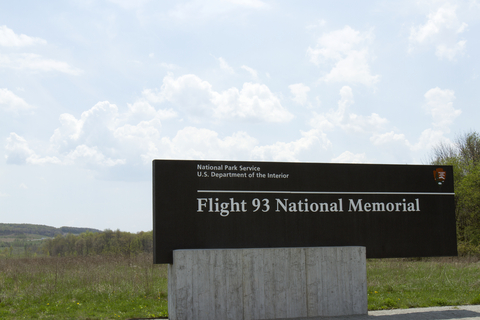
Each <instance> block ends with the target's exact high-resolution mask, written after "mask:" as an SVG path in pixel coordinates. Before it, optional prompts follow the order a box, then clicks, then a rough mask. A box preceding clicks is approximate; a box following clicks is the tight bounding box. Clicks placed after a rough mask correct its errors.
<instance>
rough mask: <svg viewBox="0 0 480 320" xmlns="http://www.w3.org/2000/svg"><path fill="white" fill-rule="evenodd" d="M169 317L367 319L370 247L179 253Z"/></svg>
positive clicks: (170, 273)
mask: <svg viewBox="0 0 480 320" xmlns="http://www.w3.org/2000/svg"><path fill="white" fill-rule="evenodd" d="M168 313H169V319H170V320H214V319H218V320H226V319H232V320H238V319H292V318H309V319H312V318H313V319H314V318H318V317H332V316H346V315H360V314H365V315H366V314H367V272H366V250H365V247H312V248H266V249H204V250H203V249H199V250H175V251H174V252H173V265H169V268H168Z"/></svg>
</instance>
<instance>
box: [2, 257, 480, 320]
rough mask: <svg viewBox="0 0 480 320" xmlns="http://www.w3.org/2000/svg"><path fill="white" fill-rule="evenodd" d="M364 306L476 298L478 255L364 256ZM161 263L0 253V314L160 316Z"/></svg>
mask: <svg viewBox="0 0 480 320" xmlns="http://www.w3.org/2000/svg"><path fill="white" fill-rule="evenodd" d="M367 278H368V308H369V310H378V309H394V308H415V307H430V306H445V305H449V306H450V305H453V306H455V305H466V304H480V262H478V259H468V258H454V259H452V258H448V259H447V258H445V259H422V260H406V259H380V260H368V262H367ZM167 315H168V313H167V267H166V265H153V263H152V257H151V254H141V255H137V256H135V257H124V256H90V257H36V258H33V257H31V258H0V319H129V318H149V317H166V316H167Z"/></svg>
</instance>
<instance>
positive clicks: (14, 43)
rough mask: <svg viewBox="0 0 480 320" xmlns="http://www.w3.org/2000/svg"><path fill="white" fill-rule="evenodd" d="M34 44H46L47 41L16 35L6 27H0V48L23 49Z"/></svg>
mask: <svg viewBox="0 0 480 320" xmlns="http://www.w3.org/2000/svg"><path fill="white" fill-rule="evenodd" d="M36 44H40V45H43V44H47V41H45V40H43V39H41V38H34V37H29V36H27V35H24V34H20V35H18V34H16V33H15V32H13V30H12V29H9V28H8V27H7V26H5V25H3V26H0V46H3V47H25V46H32V45H36Z"/></svg>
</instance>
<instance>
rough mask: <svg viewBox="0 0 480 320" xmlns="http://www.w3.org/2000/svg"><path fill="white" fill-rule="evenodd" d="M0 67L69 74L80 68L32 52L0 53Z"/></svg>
mask: <svg viewBox="0 0 480 320" xmlns="http://www.w3.org/2000/svg"><path fill="white" fill-rule="evenodd" d="M0 68H12V69H20V70H24V69H30V70H35V71H58V72H63V73H67V74H71V75H80V74H82V73H83V71H82V70H81V69H78V68H75V67H72V66H70V65H69V64H68V63H66V62H63V61H58V60H52V59H45V58H43V57H42V56H40V55H38V54H34V53H19V54H0Z"/></svg>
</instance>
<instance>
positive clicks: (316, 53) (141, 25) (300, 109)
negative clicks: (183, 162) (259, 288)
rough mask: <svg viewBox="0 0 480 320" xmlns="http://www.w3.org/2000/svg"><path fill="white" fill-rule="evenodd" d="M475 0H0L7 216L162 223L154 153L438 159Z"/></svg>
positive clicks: (463, 80)
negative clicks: (156, 208) (157, 215)
mask: <svg viewBox="0 0 480 320" xmlns="http://www.w3.org/2000/svg"><path fill="white" fill-rule="evenodd" d="M479 22H480V1H479V0H466V1H450V0H445V1H444V0H438V1H434V0H431V1H410V0H403V1H390V0H389V1H386V0H385V1H345V0H339V1H303V0H297V1H280V0H244V1H242V0H223V1H220V0H203V1H199V0H191V1H154V0H135V1H133V0H132V1H130V0H61V1H33V0H31V1H27V0H26V1H2V2H0V222H1V223H33V224H44V225H49V226H55V227H60V226H73V227H90V228H97V229H100V230H104V229H112V230H116V229H120V230H122V231H129V232H139V231H149V230H152V160H153V159H194V160H239V161H286V162H322V163H330V162H337V163H386V164H428V163H429V161H430V160H431V157H432V148H434V147H435V146H436V145H438V144H439V143H446V144H450V143H452V142H453V141H455V138H456V137H458V136H459V135H461V134H464V133H467V132H471V131H477V132H479V131H480V123H479V119H480V90H479V89H480V24H479Z"/></svg>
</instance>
